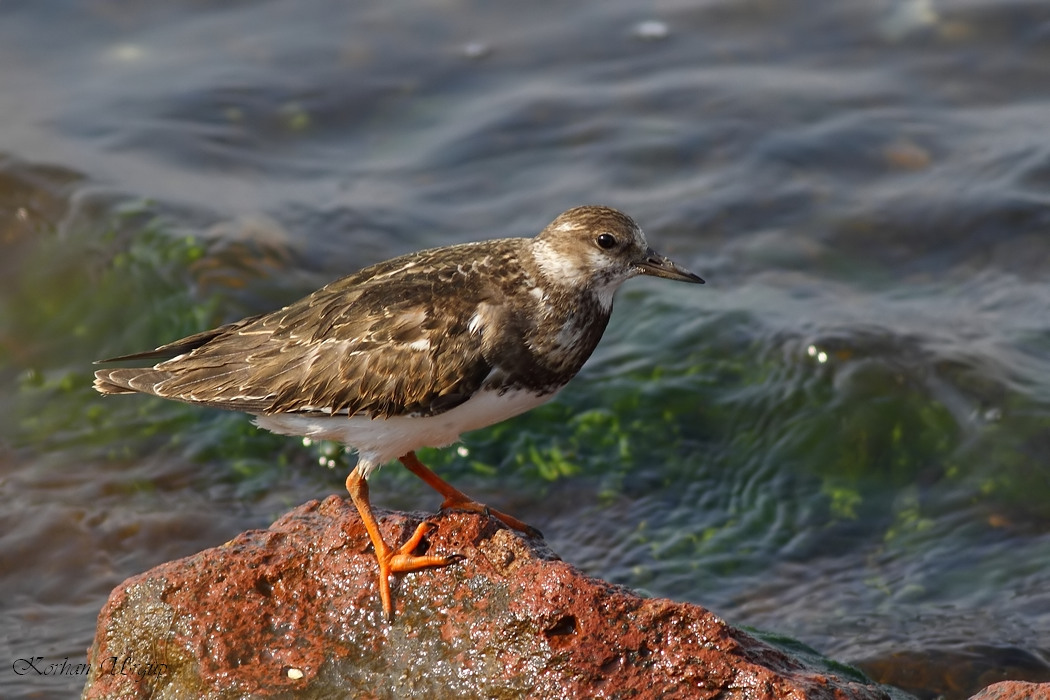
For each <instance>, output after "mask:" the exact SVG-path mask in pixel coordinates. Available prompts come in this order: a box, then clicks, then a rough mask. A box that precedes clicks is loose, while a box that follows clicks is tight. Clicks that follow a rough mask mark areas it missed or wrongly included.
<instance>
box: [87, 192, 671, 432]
mask: <svg viewBox="0 0 1050 700" xmlns="http://www.w3.org/2000/svg"><path fill="white" fill-rule="evenodd" d="M606 230H607V231H608V232H609V233H612V234H613V235H616V236H618V237H619V240H620V241H622V243H623V245H624V246H626V245H627V244H628V242H630V243H631V246H630V248H626V247H625V248H624V249H623V250H618V251H615V252H618V253H620V255H618V256H614V255H613V254H611V253H605V251H602V250H601V249H600V248H598V246H597V245H595V244H594V243H593V242H592V241H591V240H590V238H591V237H593V236H592V233H593V234H596V233H597V232H598V231H606ZM581 239H584V240H583V245H582V246H581V245H579V243H580V241H581ZM636 239H637V240H636ZM537 246H542V249H543V251H544V252H547V250H550V251H551V252H552V253H553V255H555V256H557V258H558V259H559V260H560V261H563V262H562V263H561V269H555V270H553V272H554V273H555V275H552V274H549V273H548V271H546V270H544V267H545V263H544V261H543V260H539V261H538V260H537V259H536V258H537V256H536V253H535V251H536V248H537ZM576 248H581V249H582V252H581V251H579V250H576ZM594 251H599V252H601V253H603V254H605V256H606V257H609V258H611V259H613V260H614V261H615V262H617V263H620V264H616V265H612V266H609V267H608V269H606V268H601V267H595V266H594V265H590V264H589V263H590V260H589V259H588V258H589V256H591V255H592V254H593V253H594ZM548 255H549V254H548ZM617 258H624V259H623V260H618V259H617ZM639 259H651V260H660V259H661V258H660V257H659V256H656V255H655V254H654V253H652V251H651V250H649V249H648V246H647V244H646V243H645V239H644V238H643V237H642V236H641V232H640V230H639V229H638V227H637V226H636V225H635V223H634V222H633V221H632V220H631V219H630V218H628V217H627V216H625V215H623V214H621V213H620V212H617V211H615V210H612V209H607V208H604V207H580V208H577V209H574V210H570V211H569V212H567V213H566V214H563V215H562V216H561V217H559V218H558V219H557V220H555V222H553V223H552V224H551V225H550V226H548V227H547V228H546V229H545V230H544V232H543V233H541V234H540V236H538V237H536V238H531V239H529V238H507V239H498V240H489V241H482V242H477V243H466V244H461V245H455V246H449V247H445V248H435V249H431V250H425V251H421V252H418V253H412V254H409V255H404V256H401V257H398V258H394V259H392V260H388V261H386V262H381V263H378V264H376V265H373V266H371V267H368V268H365V269H363V270H361V271H360V272H357V273H354V274H352V275H349V276H347V277H344V278H342V279H340V280H337V281H335V282H332V283H331V284H329V285H327V286H326V287H323V288H322V289H320V290H318V291H316V292H314V293H313V294H310V295H309V296H307V297H305V298H303V299H301V300H299V301H298V302H295V303H294V304H291V305H289V306H286V307H284V308H283V309H280V310H278V311H275V312H273V313H269V314H264V315H259V316H253V317H250V318H246V319H243V320H241V321H237V322H236V323H231V324H228V325H225V326H221V327H219V328H216V329H213V330H210V331H205V332H203V333H198V334H196V335H192V336H189V337H187V338H183V339H181V340H178V341H175V342H173V343H169V344H167V345H164V346H161V347H160V348H157V349H156V350H154V351H151V352H147V353H140V354H136V355H128V356H125V357H122V358H115V359H118V360H135V359H157V358H163V357H171V358H172V359H168V360H165V361H162V362H160V363H158V364H156V365H154V366H153V367H151V368H141V369H138V368H134V369H107V370H99V371H98V372H96V381H95V386H96V388H97V389H98V390H99V391H100V392H102V393H105V394H118V393H133V392H142V393H147V394H154V395H156V396H161V397H164V398H168V399H176V400H179V401H186V402H189V403H199V404H202V405H206V406H212V407H216V408H225V409H230V410H237V411H244V412H246V413H252V414H261V415H273V414H280V413H322V414H326V415H355V414H358V415H365V416H368V417H369V418H376V419H383V418H390V417H394V416H404V415H412V416H430V415H435V414H440V413H442V412H445V411H447V410H449V409H451V408H454V407H456V406H458V405H459V404H461V403H463V402H464V401H466V400H467V399H469V398H470V396H472V395H473V394H474V393H475V392H477V391H479V390H481V389H487V390H497V391H506V390H508V389H524V390H527V391H529V392H532V393H535V394H540V395H552V394H553V393H554V392H556V391H557V390H558V389H559V388H561V387H562V386H564V385H565V384H566V383H567V382H568V381H569V379H571V378H572V377H573V376H574V375H575V374H576V373H577V372H578V371H579V369H580V368H581V367H582V366H583V363H584V361H586V359H587V358H588V357H589V356H590V354H591V352H592V351H593V350H594V348H595V346H596V345H597V343H598V341H599V340H600V338H601V335H602V333H603V331H604V330H605V326H606V324H607V322H608V320H609V315H610V312H611V292H612V291H615V286H618V285H619V283H620V282H622V281H623V280H625V279H627V278H628V277H632V276H634V275H637V274H642V273H643V272H644V270H643V269H641V268H637V269H636V268H635V267H632V265H633V264H634V263H635V262H637V261H638V260H639ZM667 264H670V263H667ZM546 267H547V268H548V269H550V268H551V267H552V266H551V265H550V264H549V263H547V264H546ZM657 271H659V270H658V268H657ZM556 275H564V276H562V277H561V278H559V277H557V276H556ZM608 287H613V289H612V290H609V289H607V288H608Z"/></svg>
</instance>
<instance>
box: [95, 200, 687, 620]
mask: <svg viewBox="0 0 1050 700" xmlns="http://www.w3.org/2000/svg"><path fill="white" fill-rule="evenodd" d="M638 275H652V276H654V277H663V278H666V279H671V280H679V281H682V282H694V283H703V280H702V279H700V278H699V277H697V276H696V275H694V274H693V273H691V272H687V271H686V270H684V269H682V268H681V267H679V266H678V265H676V264H675V263H673V262H672V261H671V260H669V259H668V258H666V257H664V256H662V255H660V254H658V253H656V252H655V251H654V250H653V249H652V248H651V247H649V244H648V242H647V241H646V239H645V235H644V234H643V233H642V230H641V229H640V228H639V227H638V225H637V224H635V222H634V221H633V220H632V219H631V218H630V217H628V216H627V215H625V214H622V213H620V212H618V211H616V210H615V209H609V208H607V207H598V206H586V207H577V208H575V209H570V210H569V211H567V212H565V213H564V214H562V215H561V216H559V217H558V218H556V219H555V220H554V221H553V222H551V224H550V225H549V226H547V228H545V229H544V230H543V231H542V232H541V233H540V234H539V235H538V236H536V237H535V238H503V239H497V240H489V241H482V242H478V243H464V244H461V245H453V246H449V247H445V248H434V249H432V250H424V251H422V252H419V253H412V254H410V255H403V256H401V257H398V258H394V259H393V260H388V261H386V262H381V263H378V264H376V265H372V266H371V267H368V268H365V269H364V270H361V271H360V272H357V273H355V274H352V275H350V276H348V277H344V278H342V279H340V280H337V281H335V282H332V283H331V284H329V285H328V286H326V287H324V288H322V289H320V290H318V291H316V292H314V293H313V294H311V295H309V296H307V297H306V298H304V299H301V300H299V301H297V302H295V303H294V304H291V305H289V306H286V307H284V308H283V309H280V310H278V311H274V312H273V313H269V314H263V315H259V316H252V317H249V318H246V319H243V320H241V321H237V322H236V323H230V324H227V325H225V326H220V327H219V328H215V329H214V330H210V331H204V332H203V333H197V334H196V335H191V336H189V337H187V338H183V339H182V340H176V341H175V342H173V343H168V344H167V345H162V346H161V347H159V348H157V349H156V350H153V351H150V352H144V353H138V354H134V355H125V356H123V357H116V358H112V359H111V360H103V362H113V361H118V360H120V361H123V360H147V359H148V360H162V361H161V362H158V363H157V364H155V365H153V366H152V367H144V368H133V369H103V370H98V371H97V372H95V388H96V389H97V390H98V391H99V392H101V393H103V394H130V393H135V392H141V393H144V394H153V395H154V396H160V397H163V398H166V399H175V400H177V401H185V402H188V403H195V404H201V405H203V406H211V407H214V408H224V409H229V410H235V411H244V412H246V413H250V414H253V415H254V416H255V422H256V424H257V425H259V426H260V427H263V428H266V429H267V430H271V431H273V432H275V433H281V434H283V435H299V436H308V437H311V438H317V439H322V440H336V441H339V442H341V443H343V444H345V445H347V446H349V447H351V448H354V449H356V450H357V454H358V461H357V466H355V467H354V469H353V470H352V471H351V472H350V475H349V476H348V477H347V479H346V489H347V491H349V492H350V498H351V499H352V500H353V502H354V505H355V506H356V507H357V510H358V512H359V513H360V515H361V519H362V521H363V522H364V525H365V528H366V529H367V530H368V535H369V537H370V538H371V540H372V544H373V546H374V548H375V554H376V558H377V559H378V561H379V593H380V599H381V601H382V605H383V611H384V612H385V613H386V615H387V617H388V618H392V616H393V609H394V608H393V601H392V599H391V595H390V576H391V575H393V574H404V573H408V572H412V571H417V570H419V569H423V568H426V567H431V566H446V565H448V564H451V563H452V562H454V561H458V560H459V559H460V557H459V556H457V555H453V556H435V555H422V556H420V555H415V554H413V553H412V552H413V551H414V550H415V549H416V547H417V546H418V545H419V543H420V541H421V540H422V538H423V537H424V535H425V534H426V532H427V530H428V529H429V525H428V524H427V523H423V524H421V525H420V526H419V527H418V528H417V529H416V531H415V532H414V533H413V535H412V537H411V538H409V540H408V541H407V542H406V543H405V544H403V545H401V546H400V547H397V548H395V547H392V546H391V545H389V544H387V542H386V541H385V540H384V539H383V537H382V535H381V533H380V531H379V526H378V524H377V522H376V519H375V516H374V514H373V512H372V506H371V503H370V501H369V497H368V482H367V481H366V479H367V478H368V476H369V474H371V473H372V472H373V471H374V470H375V469H376V468H377V467H379V466H380V465H382V464H384V463H386V462H389V461H392V460H394V459H398V460H399V461H400V462H401V463H402V464H403V465H404V466H405V467H407V468H408V469H409V470H411V471H412V472H413V473H414V474H416V475H417V476H419V477H420V478H421V479H423V481H425V482H426V483H427V484H429V485H430V486H431V487H432V488H434V489H435V490H436V491H437V492H438V493H440V494H441V495H442V496H444V498H445V501H444V503H443V504H442V508H466V509H470V510H477V511H484V512H489V513H491V514H492V515H494V516H495V517H497V518H499V519H500V520H502V521H503V522H504V523H506V524H507V525H509V526H510V527H512V528H514V529H516V530H520V531H523V532H526V533H533V534H534V533H535V530H533V529H532V528H530V527H529V526H528V525H526V524H524V523H522V522H521V521H519V520H517V519H515V518H512V517H510V516H509V515H506V514H504V513H500V512H497V511H494V510H489V509H487V508H486V507H485V506H483V505H481V504H479V503H477V502H476V501H474V500H472V499H471V498H469V497H468V496H466V495H465V494H463V493H462V492H460V491H459V490H457V489H456V488H455V487H453V486H451V485H450V484H448V483H447V482H445V481H444V480H443V479H441V478H440V477H439V476H438V475H437V474H435V473H434V472H432V471H431V470H430V469H428V468H427V467H426V466H425V465H423V463H422V462H420V461H419V459H417V458H416V455H415V450H417V449H419V448H420V447H444V446H446V445H450V444H452V443H453V442H456V441H457V440H458V439H459V437H460V435H461V434H462V433H465V432H467V431H470V430H475V429H477V428H482V427H484V426H487V425H492V424H494V423H498V422H499V421H502V420H506V419H507V418H510V417H511V416H515V415H518V414H519V413H523V412H524V411H527V410H529V409H531V408H534V407H536V406H538V405H540V404H542V403H543V402H545V401H548V400H550V399H551V398H552V397H553V396H554V395H555V394H557V393H558V391H559V390H560V389H561V388H562V387H563V386H565V384H566V383H567V382H568V381H569V380H570V379H572V377H573V376H574V375H575V374H576V373H577V372H578V371H579V369H580V367H582V366H583V363H584V361H585V360H586V359H587V358H588V357H589V356H590V354H591V352H592V351H593V350H594V347H595V346H596V345H597V344H598V341H599V339H600V338H601V336H602V333H603V331H604V330H605V326H606V323H607V322H608V320H609V315H610V313H611V312H612V305H613V294H614V293H615V292H616V289H617V288H618V287H619V286H620V284H621V283H623V282H624V281H625V280H628V279H630V278H631V277H636V276H638ZM165 358H168V359H165Z"/></svg>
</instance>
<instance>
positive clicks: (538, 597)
mask: <svg viewBox="0 0 1050 700" xmlns="http://www.w3.org/2000/svg"><path fill="white" fill-rule="evenodd" d="M382 515H383V517H382V524H383V529H384V532H385V534H386V535H387V537H388V538H390V539H389V541H395V540H396V541H403V540H404V539H405V538H407V537H408V536H409V535H410V534H411V533H412V531H413V530H414V529H415V527H416V525H417V524H418V523H419V522H420V521H421V520H422V519H423V518H424V516H422V515H419V514H403V513H384V514H382ZM429 519H430V520H431V521H432V522H434V523H435V524H436V525H437V528H436V529H435V530H434V531H433V532H432V533H431V534H430V535H429V536H428V540H429V548H430V550H431V551H435V552H442V553H445V552H448V553H460V554H464V555H466V557H467V558H466V560H464V561H463V562H461V563H458V564H455V565H453V566H450V567H446V568H443V569H433V570H428V571H425V572H420V573H415V574H411V575H409V576H407V577H405V578H404V579H403V580H402V581H401V582H400V584H399V585H398V586H397V587H396V588H395V597H396V601H397V616H396V619H395V620H394V622H393V623H392V624H390V623H387V622H386V621H385V620H384V619H383V615H382V611H381V608H380V603H379V597H378V595H377V593H376V581H375V577H376V564H375V560H374V557H373V555H372V553H371V548H370V545H369V540H368V536H367V535H366V533H365V530H364V528H363V527H362V526H361V522H360V520H359V519H358V516H357V513H356V511H355V510H354V508H353V507H352V506H351V505H349V504H348V503H346V502H344V501H343V500H342V499H340V498H337V497H335V496H332V497H330V498H328V499H327V500H325V501H324V502H323V503H320V502H317V501H312V502H310V503H307V504H305V505H302V506H300V507H298V508H296V509H295V510H293V511H292V512H290V513H288V514H287V515H285V516H284V517H282V518H281V519H280V520H278V521H277V522H276V523H274V524H273V526H271V527H270V529H269V530H265V531H251V532H246V533H244V534H242V535H240V536H238V537H236V538H235V539H233V540H232V541H230V542H228V543H226V544H224V545H222V546H220V547H216V548H214V549H209V550H206V551H204V552H201V553H199V554H196V555H194V556H191V557H187V558H185V559H182V560H179V561H174V562H170V563H167V564H163V565H161V566H158V567H157V568H155V569H153V570H152V571H149V572H146V573H144V574H142V575H140V576H136V577H133V578H131V579H128V580H127V581H125V582H124V583H123V584H122V585H121V586H119V587H118V588H117V589H116V590H114V591H113V593H112V594H111V595H110V598H109V601H108V602H107V603H106V606H105V607H104V608H103V610H102V613H101V614H100V616H99V622H98V629H97V631H96V635H95V643H94V646H93V647H92V649H91V665H92V669H93V671H92V672H93V675H92V677H91V678H90V679H89V681H88V684H87V686H86V687H85V690H84V695H83V697H84V698H149V697H165V698H182V697H208V698H233V697H237V698H241V697H265V696H274V695H284V696H288V697H291V696H294V697H318V698H320V697H340V698H341V697H353V698H451V697H454V698H464V697H492V698H517V697H535V698H655V697H659V698H669V699H670V698H715V697H719V698H732V697H741V698H744V697H746V698H751V699H754V700H760V699H766V698H768V699H770V700H772V699H775V698H797V699H799V700H801V699H802V698H815V699H816V698H829V699H831V698H835V699H837V700H846V699H849V698H856V699H858V700H868V699H871V700H874V699H876V698H878V699H881V700H888V698H889V697H890V696H889V695H888V694H887V693H886V692H885V689H884V688H882V687H880V686H877V685H874V684H871V683H870V682H868V681H866V680H864V679H863V677H861V676H859V674H858V675H856V676H846V675H843V673H847V674H848V671H841V670H840V671H837V672H835V673H832V672H829V671H827V670H822V669H820V668H817V667H815V666H813V665H811V664H808V663H806V662H803V661H802V660H799V659H796V658H793V657H791V656H789V655H788V654H786V653H784V652H783V651H781V650H779V649H777V648H775V647H773V646H771V645H769V644H767V643H765V642H762V641H759V640H758V639H756V638H754V637H752V636H750V635H748V634H747V633H745V632H742V631H740V630H737V629H734V628H733V627H730V626H729V625H727V624H726V623H725V622H724V621H722V620H721V619H719V618H718V617H717V616H715V615H713V614H712V613H710V612H708V611H707V610H705V609H704V608H701V607H699V606H696V605H690V604H685V603H675V602H672V601H669V600H664V599H644V598H640V597H638V596H637V595H635V594H634V593H632V592H631V591H629V590H627V589H624V588H621V587H617V586H613V585H611V584H609V583H606V582H603V581H600V580H597V579H594V578H590V577H587V576H584V575H583V574H582V573H580V572H579V571H578V570H576V569H575V568H573V567H572V566H570V565H569V564H566V563H565V562H562V561H560V560H559V559H558V558H557V556H556V555H555V554H554V553H553V552H551V551H550V549H548V548H547V547H546V545H545V544H544V543H543V542H542V541H540V540H530V539H526V538H524V537H522V536H521V535H520V534H518V533H515V532H512V531H510V530H508V529H506V528H505V527H504V526H503V525H502V524H501V523H500V522H499V521H497V520H495V519H493V518H489V517H487V516H484V515H479V514H474V513H459V512H451V513H442V514H438V515H433V516H429Z"/></svg>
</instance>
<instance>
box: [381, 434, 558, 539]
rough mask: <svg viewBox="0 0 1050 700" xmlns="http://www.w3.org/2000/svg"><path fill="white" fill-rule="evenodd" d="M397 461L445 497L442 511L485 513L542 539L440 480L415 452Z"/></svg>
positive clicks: (537, 531)
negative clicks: (448, 509)
mask: <svg viewBox="0 0 1050 700" xmlns="http://www.w3.org/2000/svg"><path fill="white" fill-rule="evenodd" d="M398 460H399V461H400V462H401V464H403V465H405V467H406V468H407V469H408V470H409V471H410V472H412V473H413V474H415V475H416V476H418V477H419V478H420V479H422V480H423V481H425V482H426V484H427V486H429V487H430V488H432V489H434V490H435V491H437V492H438V493H440V494H441V495H442V496H444V497H445V502H444V503H442V504H441V508H442V509H443V510H444V509H446V508H455V509H459V510H469V511H472V512H475V513H485V514H486V515H492V516H493V517H496V518H498V519H499V520H502V521H503V522H504V523H506V524H507V525H508V526H510V527H512V528H514V529H515V530H517V531H519V532H524V533H525V534H526V535H528V536H529V537H538V538H540V539H542V538H543V534H542V533H541V532H540V531H539V530H537V529H536V528H534V527H532V526H531V525H526V524H525V523H523V522H521V521H520V520H518V519H517V518H515V517H512V516H510V515H507V514H506V513H501V512H499V511H498V510H493V509H491V508H489V507H488V506H486V505H484V504H482V503H478V502H477V501H475V500H474V499H473V498H471V497H470V496H468V495H466V494H465V493H463V492H462V491H460V490H459V489H457V488H456V487H455V486H453V485H452V484H450V483H448V482H447V481H445V480H444V479H442V478H441V477H440V476H438V475H437V474H435V473H434V472H432V471H431V470H430V468H429V467H427V465H425V464H423V463H422V462H420V461H419V457H416V453H415V452H409V453H408V454H406V455H404V456H402V457H398Z"/></svg>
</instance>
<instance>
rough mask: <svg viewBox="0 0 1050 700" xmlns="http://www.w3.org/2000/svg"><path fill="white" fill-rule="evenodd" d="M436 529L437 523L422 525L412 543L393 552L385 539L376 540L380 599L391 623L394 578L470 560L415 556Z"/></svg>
mask: <svg viewBox="0 0 1050 700" xmlns="http://www.w3.org/2000/svg"><path fill="white" fill-rule="evenodd" d="M435 527H437V526H436V525H434V523H428V522H422V523H420V524H419V527H417V528H416V531H415V532H414V533H412V536H411V537H410V538H408V541H407V542H405V543H404V544H403V545H401V546H400V547H398V548H397V549H396V550H394V549H391V548H390V546H389V545H387V543H386V541H384V540H383V538H382V537H378V538H373V540H372V546H373V548H375V550H376V559H377V560H378V561H379V599H380V600H381V601H382V602H383V612H384V613H385V614H386V618H387V620H388V621H392V620H393V619H394V599H393V596H392V595H391V594H390V577H391V576H392V575H395V574H410V573H412V572H413V571H419V570H420V569H429V568H431V567H435V566H448V565H449V564H455V563H456V562H457V561H462V560H463V559H466V557H464V556H463V555H462V554H450V555H448V556H434V555H430V554H424V555H416V554H412V550H414V549H415V548H416V547H418V546H419V543H420V542H421V541H422V540H423V537H425V536H426V534H427V533H428V532H430V531H431V530H432V529H434V528H435ZM370 534H371V533H370Z"/></svg>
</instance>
